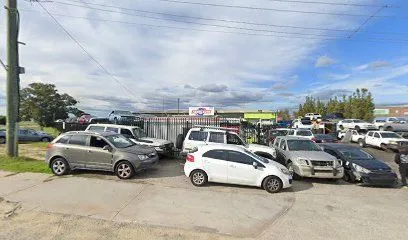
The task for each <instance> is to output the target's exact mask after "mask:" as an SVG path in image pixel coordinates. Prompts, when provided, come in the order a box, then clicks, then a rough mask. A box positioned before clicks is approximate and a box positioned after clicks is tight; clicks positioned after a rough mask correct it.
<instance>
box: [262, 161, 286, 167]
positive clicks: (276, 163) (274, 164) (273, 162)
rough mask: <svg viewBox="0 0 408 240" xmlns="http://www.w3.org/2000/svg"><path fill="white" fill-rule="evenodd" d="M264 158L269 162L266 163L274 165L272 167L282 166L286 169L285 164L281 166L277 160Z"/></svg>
mask: <svg viewBox="0 0 408 240" xmlns="http://www.w3.org/2000/svg"><path fill="white" fill-rule="evenodd" d="M266 160H268V161H269V163H267V164H266V165H270V166H274V167H277V168H284V169H286V167H285V166H283V165H282V164H280V163H278V162H275V161H273V160H271V159H266Z"/></svg>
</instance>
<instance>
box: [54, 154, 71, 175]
mask: <svg viewBox="0 0 408 240" xmlns="http://www.w3.org/2000/svg"><path fill="white" fill-rule="evenodd" d="M50 168H51V171H52V173H54V174H55V175H57V176H62V175H65V174H68V173H69V171H70V168H69V164H68V162H67V160H65V159H64V158H55V159H53V160H52V161H51V164H50Z"/></svg>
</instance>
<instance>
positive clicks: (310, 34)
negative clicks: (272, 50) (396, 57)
mask: <svg viewBox="0 0 408 240" xmlns="http://www.w3.org/2000/svg"><path fill="white" fill-rule="evenodd" d="M55 3H60V4H63V5H68V6H74V7H79V8H87V9H92V10H97V11H103V12H111V13H119V14H124V15H129V16H136V17H141V18H150V19H155V20H160V21H173V22H178V23H187V24H195V25H201V26H210V27H221V28H228V29H237V30H246V31H254V32H266V33H279V34H288V35H292V36H314V37H324V38H326V39H336V38H337V39H341V38H346V36H339V35H337V36H336V35H326V34H312V33H299V32H283V31H275V30H267V29H254V28H244V27H235V26H228V25H218V24H208V23H200V22H192V21H183V20H177V19H172V18H160V17H154V16H146V15H142V14H134V13H127V12H123V11H115V10H110V9H102V8H96V7H90V6H83V5H76V4H71V3H62V2H55ZM278 36H279V35H278ZM371 39H374V40H381V41H384V40H385V41H386V40H393V39H390V38H383V37H371ZM398 41H401V42H406V41H408V40H403V39H399V40H396V41H395V42H398Z"/></svg>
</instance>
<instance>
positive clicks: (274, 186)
mask: <svg viewBox="0 0 408 240" xmlns="http://www.w3.org/2000/svg"><path fill="white" fill-rule="evenodd" d="M266 187H267V188H268V189H269V190H270V191H271V192H274V191H276V190H278V189H279V188H280V182H279V180H278V179H276V178H271V179H269V181H268V182H267V183H266Z"/></svg>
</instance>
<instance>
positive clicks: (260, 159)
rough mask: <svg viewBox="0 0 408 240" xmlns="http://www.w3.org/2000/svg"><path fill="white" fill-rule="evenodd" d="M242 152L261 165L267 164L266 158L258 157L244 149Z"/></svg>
mask: <svg viewBox="0 0 408 240" xmlns="http://www.w3.org/2000/svg"><path fill="white" fill-rule="evenodd" d="M244 151H245V153H246V154H248V155H250V156H252V157H253V158H255V159H256V160H259V161H261V162H263V163H269V161H268V160H267V159H266V158H263V157H260V156H258V155H256V154H255V153H252V152H250V151H248V150H246V149H244Z"/></svg>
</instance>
